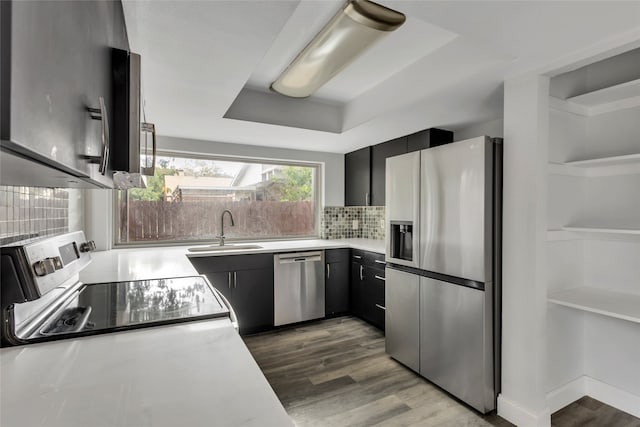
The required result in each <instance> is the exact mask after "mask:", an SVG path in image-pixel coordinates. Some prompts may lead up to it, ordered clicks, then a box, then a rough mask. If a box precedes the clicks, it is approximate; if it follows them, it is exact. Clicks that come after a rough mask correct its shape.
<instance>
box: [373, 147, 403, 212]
mask: <svg viewBox="0 0 640 427" xmlns="http://www.w3.org/2000/svg"><path fill="white" fill-rule="evenodd" d="M406 152H407V137H406V136H403V137H401V138H396V139H392V140H391V141H387V142H383V143H382V144H378V145H374V146H373V147H371V200H370V202H371V203H370V204H371V206H384V204H385V194H384V191H385V190H384V188H385V182H384V181H385V171H386V160H387V157H392V156H397V155H399V154H405V153H406Z"/></svg>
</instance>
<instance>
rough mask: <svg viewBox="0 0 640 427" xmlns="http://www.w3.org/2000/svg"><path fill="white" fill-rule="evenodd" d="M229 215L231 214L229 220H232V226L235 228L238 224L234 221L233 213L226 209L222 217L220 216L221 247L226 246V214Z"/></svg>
mask: <svg viewBox="0 0 640 427" xmlns="http://www.w3.org/2000/svg"><path fill="white" fill-rule="evenodd" d="M226 213H228V214H229V218H231V226H232V227H234V226H235V225H236V224H235V222H234V221H233V214H232V213H231V211H230V210H229V209H225V210H224V211H222V215H220V236H218V237H219V238H220V246H224V239H225V236H224V214H226Z"/></svg>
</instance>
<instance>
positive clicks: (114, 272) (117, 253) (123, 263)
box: [80, 239, 385, 283]
mask: <svg viewBox="0 0 640 427" xmlns="http://www.w3.org/2000/svg"><path fill="white" fill-rule="evenodd" d="M257 244H258V245H260V246H262V248H260V249H248V250H229V251H217V252H189V251H188V248H192V247H196V246H207V245H202V244H199V245H195V244H194V245H188V246H161V247H151V248H130V249H113V250H110V251H100V252H94V253H92V255H91V257H92V261H91V264H90V265H89V266H88V267H87V268H85V270H84V271H83V272H82V273H80V280H81V281H82V282H84V283H100V282H113V281H123V280H141V279H161V278H164V277H177V276H190V275H195V274H198V272H197V271H196V270H195V269H194V268H193V266H192V265H191V263H190V262H189V259H188V257H210V256H227V255H246V254H258V253H274V252H291V251H306V250H318V249H335V248H354V249H362V250H366V251H371V252H377V253H382V254H383V253H384V249H385V246H384V240H373V239H343V240H323V239H313V240H286V241H267V242H257Z"/></svg>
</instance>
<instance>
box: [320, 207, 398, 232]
mask: <svg viewBox="0 0 640 427" xmlns="http://www.w3.org/2000/svg"><path fill="white" fill-rule="evenodd" d="M384 231H385V230H384V206H346V207H345V206H326V207H325V208H324V211H323V215H322V223H321V232H320V233H321V237H322V238H323V239H352V238H364V239H376V240H384Z"/></svg>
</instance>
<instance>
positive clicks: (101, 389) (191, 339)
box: [0, 239, 384, 427]
mask: <svg viewBox="0 0 640 427" xmlns="http://www.w3.org/2000/svg"><path fill="white" fill-rule="evenodd" d="M258 244H260V245H261V246H263V248H261V249H253V250H236V251H224V252H188V250H187V249H188V248H190V247H194V246H196V245H189V246H165V247H153V248H130V249H116V250H110V251H101V252H94V253H93V254H92V262H91V264H90V265H89V266H88V267H87V268H86V269H85V270H84V271H83V272H82V273H81V274H80V280H81V281H82V282H84V283H100V282H111V281H124V280H141V279H157V278H165V277H177V276H189V275H197V274H198V273H197V271H196V270H195V269H194V267H193V265H192V264H191V263H190V262H189V259H188V257H187V255H188V256H190V257H194V256H196V257H197V256H224V255H234V254H251V253H271V252H290V251H300V250H314V249H315V250H318V249H333V248H355V249H362V250H367V251H373V252H378V253H384V241H382V240H370V239H346V240H320V239H317V240H291V241H278V242H273V241H272V242H258ZM0 374H1V376H2V390H1V391H2V393H1V394H0V425H2V426H3V427H5V426H6V427H10V426H26V425H28V426H45V425H46V426H83V427H84V426H87V425H91V426H112V425H118V426H136V427H137V426H177V425H184V426H204V425H207V426H211V425H216V426H225V427H232V426H264V427H271V426H274V427H275V426H277V427H280V426H283V427H284V426H291V425H293V423H292V421H291V420H290V418H289V417H288V415H287V414H286V411H285V410H284V408H283V407H282V404H281V403H280V402H279V401H278V398H277V397H276V395H275V393H274V392H273V390H272V389H271V387H270V386H269V383H268V382H267V380H266V379H265V377H264V375H263V374H262V372H261V371H260V369H259V367H258V366H257V364H256V362H255V361H254V360H253V358H252V356H251V354H250V353H249V350H248V349H247V348H246V346H245V345H244V343H243V342H242V339H241V338H240V336H239V335H238V333H237V332H236V331H235V329H233V327H232V326H231V323H230V322H229V321H228V320H211V321H203V322H194V323H185V324H177V325H169V326H162V327H153V328H146V329H140V330H134V331H127V332H118V333H110V334H104V335H97V336H93V337H83V338H77V339H73V340H69V339H67V340H61V341H53V342H47V343H41V344H32V345H27V346H21V347H13V348H4V349H0ZM9 390H10V392H8V391H9Z"/></svg>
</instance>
